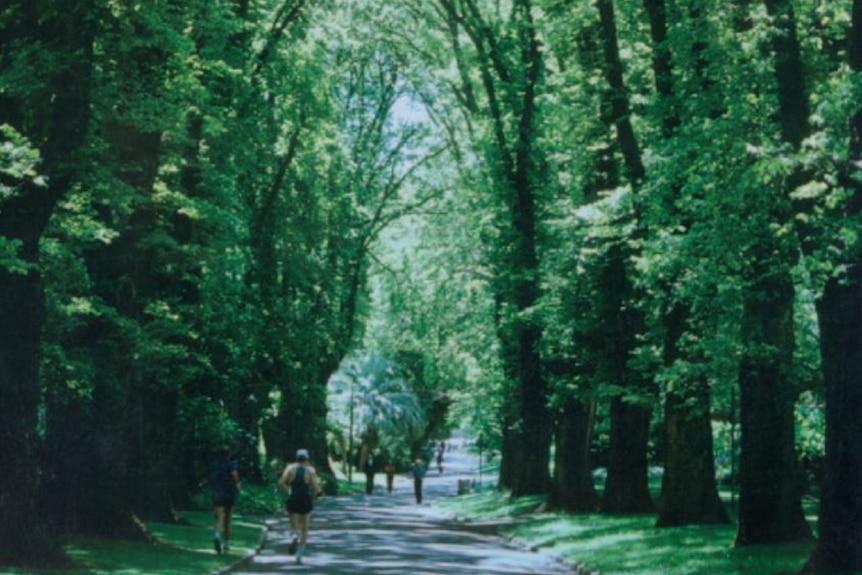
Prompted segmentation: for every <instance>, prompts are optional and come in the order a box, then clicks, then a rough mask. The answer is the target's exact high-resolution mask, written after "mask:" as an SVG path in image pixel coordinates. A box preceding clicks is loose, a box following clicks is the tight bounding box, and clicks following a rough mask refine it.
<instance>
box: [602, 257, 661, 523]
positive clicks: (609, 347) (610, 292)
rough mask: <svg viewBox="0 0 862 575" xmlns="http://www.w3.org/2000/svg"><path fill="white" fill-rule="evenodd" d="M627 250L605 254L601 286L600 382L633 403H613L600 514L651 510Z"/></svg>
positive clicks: (638, 320) (644, 393) (637, 320)
mask: <svg viewBox="0 0 862 575" xmlns="http://www.w3.org/2000/svg"><path fill="white" fill-rule="evenodd" d="M628 256H629V253H628V250H627V248H625V247H624V246H620V245H614V246H612V247H611V248H610V250H609V253H608V255H607V256H606V262H605V269H604V270H603V273H602V278H601V286H602V292H603V299H602V300H601V302H600V303H599V305H600V311H599V314H600V315H601V317H602V318H603V320H602V321H603V322H604V323H605V326H604V330H603V331H604V338H605V340H606V341H605V346H604V350H603V356H604V358H603V360H602V361H603V363H604V365H603V367H602V368H601V371H602V373H603V375H604V379H605V380H606V381H608V382H610V383H611V384H612V385H615V386H619V388H620V389H621V390H625V393H626V394H628V395H632V396H637V399H635V400H632V399H630V398H624V397H623V395H622V393H618V394H617V395H615V396H614V397H613V398H612V400H611V410H610V417H611V430H610V436H611V437H610V446H609V451H608V477H607V482H606V484H605V490H604V493H603V495H602V504H601V509H602V512H605V513H614V514H626V513H648V512H651V511H654V505H653V501H652V496H651V495H650V492H649V469H648V461H647V441H648V439H649V424H650V419H651V416H652V409H651V408H650V407H648V405H649V401H651V396H652V395H653V394H654V392H653V391H651V390H650V386H649V385H648V382H647V381H645V380H644V378H643V376H642V375H641V374H640V373H638V372H637V371H636V370H634V369H633V368H632V367H631V366H630V365H629V362H630V361H631V356H632V350H633V349H634V347H635V345H636V341H637V335H638V334H639V333H642V332H643V329H644V326H643V317H642V314H641V313H640V311H639V310H637V309H635V308H634V307H633V306H632V305H630V303H629V302H631V300H632V290H633V288H632V286H631V284H630V281H631V280H630V278H629V276H628V270H627V268H626V260H627V258H628Z"/></svg>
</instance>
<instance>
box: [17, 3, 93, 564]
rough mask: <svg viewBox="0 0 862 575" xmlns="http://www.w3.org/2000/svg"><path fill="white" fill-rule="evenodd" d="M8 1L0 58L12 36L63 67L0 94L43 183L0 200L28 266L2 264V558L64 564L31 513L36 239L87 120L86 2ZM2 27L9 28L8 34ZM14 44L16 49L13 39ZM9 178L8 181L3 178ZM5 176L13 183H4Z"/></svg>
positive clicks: (35, 474) (40, 314) (38, 322)
mask: <svg viewBox="0 0 862 575" xmlns="http://www.w3.org/2000/svg"><path fill="white" fill-rule="evenodd" d="M49 4H50V5H47V6H42V5H35V4H33V3H28V2H11V3H8V4H7V5H6V6H5V8H4V20H5V22H4V24H5V25H6V26H10V28H4V29H3V30H2V34H0V37H2V38H3V40H0V48H2V57H3V59H4V62H9V61H10V60H9V59H7V58H6V54H7V53H8V52H9V51H10V50H12V49H13V46H12V44H11V41H13V40H14V41H16V42H19V43H20V44H21V45H24V46H26V47H36V48H38V49H41V50H48V48H45V46H51V47H53V50H55V51H56V53H52V54H50V55H46V61H47V60H48V56H50V58H51V59H56V60H55V61H60V57H61V56H63V58H64V59H63V61H62V64H58V65H57V67H56V68H52V69H48V70H46V71H43V70H39V71H37V73H39V74H44V75H43V76H42V77H41V78H39V80H40V81H41V82H42V86H44V90H42V91H40V92H39V93H37V94H33V95H32V97H23V98H21V99H15V98H12V97H7V96H5V95H3V96H0V103H2V105H0V123H8V124H10V125H11V126H13V127H15V128H16V129H17V130H18V131H19V132H20V133H22V134H24V135H25V136H27V137H28V138H29V140H30V141H31V142H32V143H33V144H34V145H35V146H37V147H38V148H39V149H40V151H41V157H42V164H41V165H40V166H39V172H40V173H41V174H43V175H46V176H47V177H48V182H49V184H48V188H47V189H43V188H41V187H38V186H36V185H34V184H33V183H29V182H19V183H15V184H13V185H16V187H17V188H18V190H17V193H16V195H15V196H13V197H11V198H9V199H6V200H5V201H3V204H2V206H0V208H2V209H0V235H3V236H5V237H6V238H8V239H11V240H18V241H19V242H20V247H21V250H20V253H19V257H20V258H21V259H23V260H24V261H25V262H26V263H28V264H30V265H31V266H33V267H32V268H31V269H30V270H29V271H27V272H25V273H23V274H19V273H13V272H10V271H9V270H7V269H5V268H0V318H2V321H0V460H2V461H4V462H5V469H4V472H3V473H2V474H0V508H2V513H0V541H2V542H3V543H2V545H0V564H29V565H57V564H61V563H64V562H65V558H64V555H63V553H62V551H61V549H60V547H59V545H58V544H57V542H56V541H54V540H53V539H51V538H50V537H49V536H48V535H47V534H46V532H45V526H44V525H43V522H42V521H41V520H40V518H39V516H38V514H37V513H36V511H37V505H36V502H37V495H38V492H39V459H38V457H37V455H38V441H39V440H38V437H37V409H38V405H39V401H40V390H39V362H40V356H41V330H42V325H43V323H44V319H45V313H44V292H43V290H42V285H41V278H40V274H39V272H38V271H37V266H38V254H39V240H40V238H41V236H42V234H43V232H44V230H45V227H46V226H47V224H48V219H49V218H50V216H51V213H52V212H53V210H54V207H55V206H56V204H57V202H58V201H59V199H60V198H61V197H62V196H63V194H65V193H66V192H67V190H68V188H69V186H70V185H71V182H72V174H71V171H70V169H69V164H70V163H71V162H72V159H73V158H74V156H75V154H76V152H77V151H78V150H79V149H80V148H81V146H82V145H83V143H84V138H85V134H86V131H87V128H88V125H89V120H90V113H89V110H90V108H89V104H90V83H91V79H92V74H91V69H92V45H93V37H94V29H93V26H92V20H91V16H92V12H93V6H92V5H91V2H79V3H77V4H76V5H75V6H74V7H66V8H64V9H63V10H59V6H56V5H54V4H53V3H49ZM7 34H8V35H7ZM16 48H20V45H19V46H16ZM4 183H6V182H4ZM10 183H11V182H10Z"/></svg>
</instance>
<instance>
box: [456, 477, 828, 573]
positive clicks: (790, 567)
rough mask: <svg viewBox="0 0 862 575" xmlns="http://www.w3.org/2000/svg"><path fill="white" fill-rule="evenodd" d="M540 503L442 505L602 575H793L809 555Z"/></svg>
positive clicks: (464, 499) (492, 498)
mask: <svg viewBox="0 0 862 575" xmlns="http://www.w3.org/2000/svg"><path fill="white" fill-rule="evenodd" d="M543 500H544V498H542V497H524V498H521V499H517V500H511V499H509V498H508V497H507V496H506V494H504V493H500V492H496V491H483V492H480V493H476V494H471V495H464V496H460V497H457V498H453V499H452V500H449V501H446V502H443V503H442V505H443V506H444V507H447V508H448V509H450V510H451V511H452V512H453V513H455V514H457V515H458V516H459V517H463V518H471V519H477V520H486V519H500V518H504V517H512V518H518V519H519V521H517V522H515V523H514V524H513V525H512V526H511V527H507V528H505V530H504V533H505V534H507V535H512V536H514V537H515V538H517V539H518V540H520V541H523V542H524V543H526V544H527V545H529V546H531V547H538V548H540V549H542V550H545V551H549V552H551V553H554V554H557V555H559V556H562V557H564V558H565V559H567V560H569V561H572V562H576V563H579V564H581V565H584V566H585V567H587V568H589V569H591V570H593V571H598V572H600V573H601V574H602V575H703V574H704V573H709V574H710V575H794V574H796V573H798V572H799V570H800V569H801V568H802V566H803V565H804V564H805V561H806V560H807V559H808V554H809V553H810V551H811V545H807V544H805V545H798V544H797V545H761V546H752V547H745V548H735V547H733V538H734V535H735V532H736V527H735V525H724V526H693V527H678V528H662V529H658V528H656V527H655V526H654V524H655V519H656V516H655V515H654V514H650V515H639V516H626V517H616V516H607V515H565V514H558V513H533V510H535V509H536V508H537V507H538V506H539V504H541V502H542V501H543Z"/></svg>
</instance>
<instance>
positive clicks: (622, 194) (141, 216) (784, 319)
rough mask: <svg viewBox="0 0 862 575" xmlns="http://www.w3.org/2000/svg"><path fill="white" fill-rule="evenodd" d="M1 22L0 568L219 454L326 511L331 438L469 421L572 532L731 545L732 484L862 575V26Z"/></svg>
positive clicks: (383, 20) (784, 527)
mask: <svg viewBox="0 0 862 575" xmlns="http://www.w3.org/2000/svg"><path fill="white" fill-rule="evenodd" d="M0 32H2V33H0V62H2V68H0V458H2V460H3V461H5V462H7V472H6V473H4V474H2V475H0V477H2V479H0V508H2V512H0V540H2V541H4V545H3V546H2V547H0V564H19V563H20V564H40V563H47V564H61V563H62V562H63V561H64V558H63V554H62V551H61V548H60V546H59V544H57V536H58V535H61V534H109V535H111V536H120V537H141V536H143V535H144V534H142V533H141V529H140V525H141V522H140V521H139V518H159V519H163V520H170V519H171V518H172V517H173V516H174V513H173V511H174V509H175V508H176V507H181V506H182V505H184V504H187V503H188V502H189V501H190V498H191V495H192V494H193V493H194V491H195V490H196V488H197V486H198V484H199V480H200V477H201V475H202V470H203V466H204V464H205V462H206V459H207V458H208V457H209V456H210V452H211V450H212V449H214V448H215V447H217V446H219V445H221V444H223V443H225V442H227V443H230V444H231V445H232V446H233V447H234V448H235V449H236V450H237V452H238V454H239V456H240V461H241V465H242V474H243V476H244V477H248V478H249V479H251V480H253V481H261V482H262V481H266V480H267V469H269V467H270V465H271V464H272V462H273V461H281V460H284V459H286V458H288V457H289V456H290V454H291V453H293V452H295V450H296V449H297V448H299V447H304V448H307V449H309V451H310V452H311V454H312V458H313V459H315V463H316V465H317V467H318V469H319V470H320V471H321V474H322V476H323V478H324V482H325V485H326V488H327V489H328V490H329V491H330V492H334V490H335V485H336V483H335V481H334V480H333V479H334V477H335V475H336V474H337V469H336V467H335V466H333V465H331V462H336V461H338V460H339V458H343V457H352V455H353V454H352V453H349V451H350V450H352V449H353V447H354V446H351V447H349V448H347V449H345V445H344V441H345V436H349V437H350V443H352V442H353V439H354V435H353V434H354V431H355V432H356V434H357V435H356V439H357V440H358V442H365V444H366V445H369V446H371V444H373V447H375V448H379V447H384V448H385V449H386V450H387V451H388V452H390V455H392V456H398V457H403V458H405V459H406V458H408V457H413V456H415V455H417V453H418V452H421V450H423V449H425V448H426V447H427V445H428V444H429V442H432V441H436V440H439V439H441V438H442V437H445V434H446V433H448V432H449V431H450V430H452V429H453V428H456V427H458V428H461V429H462V430H464V431H465V432H467V433H470V434H472V435H473V436H474V437H480V436H481V437H482V438H483V440H486V441H487V442H488V445H489V446H490V447H491V448H493V449H494V450H495V452H496V453H498V454H499V456H500V464H501V470H500V479H499V487H500V488H501V489H506V490H509V491H510V492H511V494H512V495H513V496H515V497H518V496H521V495H535V494H541V495H547V496H548V503H549V505H551V506H552V507H554V508H557V509H560V510H562V511H565V512H571V513H587V512H603V513H613V514H632V513H644V512H647V513H649V512H655V513H656V517H657V522H656V523H657V525H658V526H660V527H664V526H675V525H686V524H698V523H721V522H728V521H730V520H731V518H730V516H729V514H728V513H727V510H726V509H725V506H724V504H723V502H722V500H721V498H720V497H719V494H718V486H719V483H720V482H727V483H729V484H731V485H732V486H733V488H734V489H735V490H738V493H739V516H738V519H737V537H736V544H738V545H750V544H760V543H776V542H789V541H809V540H811V539H812V537H813V535H812V529H811V527H810V526H809V524H808V522H807V521H806V518H805V516H804V513H803V511H802V505H801V499H802V497H803V495H804V494H806V493H816V494H817V495H818V496H819V501H820V512H819V518H818V521H819V523H818V526H817V529H816V532H817V536H818V539H817V544H816V546H815V548H814V549H815V550H814V552H813V554H812V556H811V559H810V561H809V563H808V565H807V566H806V567H805V569H806V570H807V571H808V572H811V573H828V572H837V571H840V570H859V569H862V540H860V533H862V524H860V521H862V519H860V518H862V508H860V506H862V493H860V489H862V487H860V486H862V427H860V426H862V422H860V419H859V417H858V413H860V408H862V385H860V381H859V377H858V374H859V373H860V371H862V365H860V363H862V361H860V360H862V358H860V353H862V352H860V350H862V342H860V327H862V317H860V307H862V297H860V296H862V292H860V280H862V278H860V230H862V226H860V223H862V222H860V208H862V104H860V103H862V0H763V1H762V2H752V1H748V0H738V1H735V2H731V3H726V2H719V1H717V0H643V1H641V2H638V1H635V0H591V1H578V2H562V1H558V0H494V1H491V0H404V1H402V2H397V3H391V2H384V1H383V0H362V1H360V0H327V1H325V2H308V1H307V0H254V1H252V0H219V1H205V0H188V1H178V0H169V1H167V2H148V1H146V0H135V1H127V2H116V1H110V2H108V1H104V0H86V1H81V2H76V3H73V5H69V3H62V2H59V1H56V0H46V1H43V2H38V3H32V2H26V1H24V0H9V1H8V2H6V3H5V4H4V5H3V7H2V8H0ZM351 416H352V417H351ZM396 436H397V437H396ZM396 439H397V440H396ZM358 444H359V443H357V445H358ZM82 462H85V464H82ZM597 468H601V469H602V470H603V473H604V475H603V476H602V477H603V478H604V479H603V480H602V485H601V486H600V487H599V486H597V485H596V479H595V478H596V473H595V471H596V469H597ZM655 468H660V469H661V471H662V485H661V494H660V497H659V498H658V500H654V498H653V494H652V493H651V492H650V490H649V484H648V482H649V474H650V473H651V469H655ZM133 479H134V480H133ZM70 494H74V496H70Z"/></svg>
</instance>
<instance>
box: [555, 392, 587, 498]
mask: <svg viewBox="0 0 862 575" xmlns="http://www.w3.org/2000/svg"><path fill="white" fill-rule="evenodd" d="M595 412H596V402H595V401H580V400H577V399H570V400H568V401H567V402H566V403H565V405H564V406H563V408H562V409H561V410H560V412H559V414H558V416H557V425H556V430H555V434H554V437H555V442H556V451H555V458H554V474H553V481H552V488H551V494H550V499H549V504H550V505H551V506H552V507H554V508H557V509H561V510H562V511H565V512H567V513H596V512H597V511H598V510H599V495H598V493H597V492H596V486H595V483H594V481H593V474H592V469H591V468H590V450H591V447H592V436H593V423H594V422H595Z"/></svg>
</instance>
